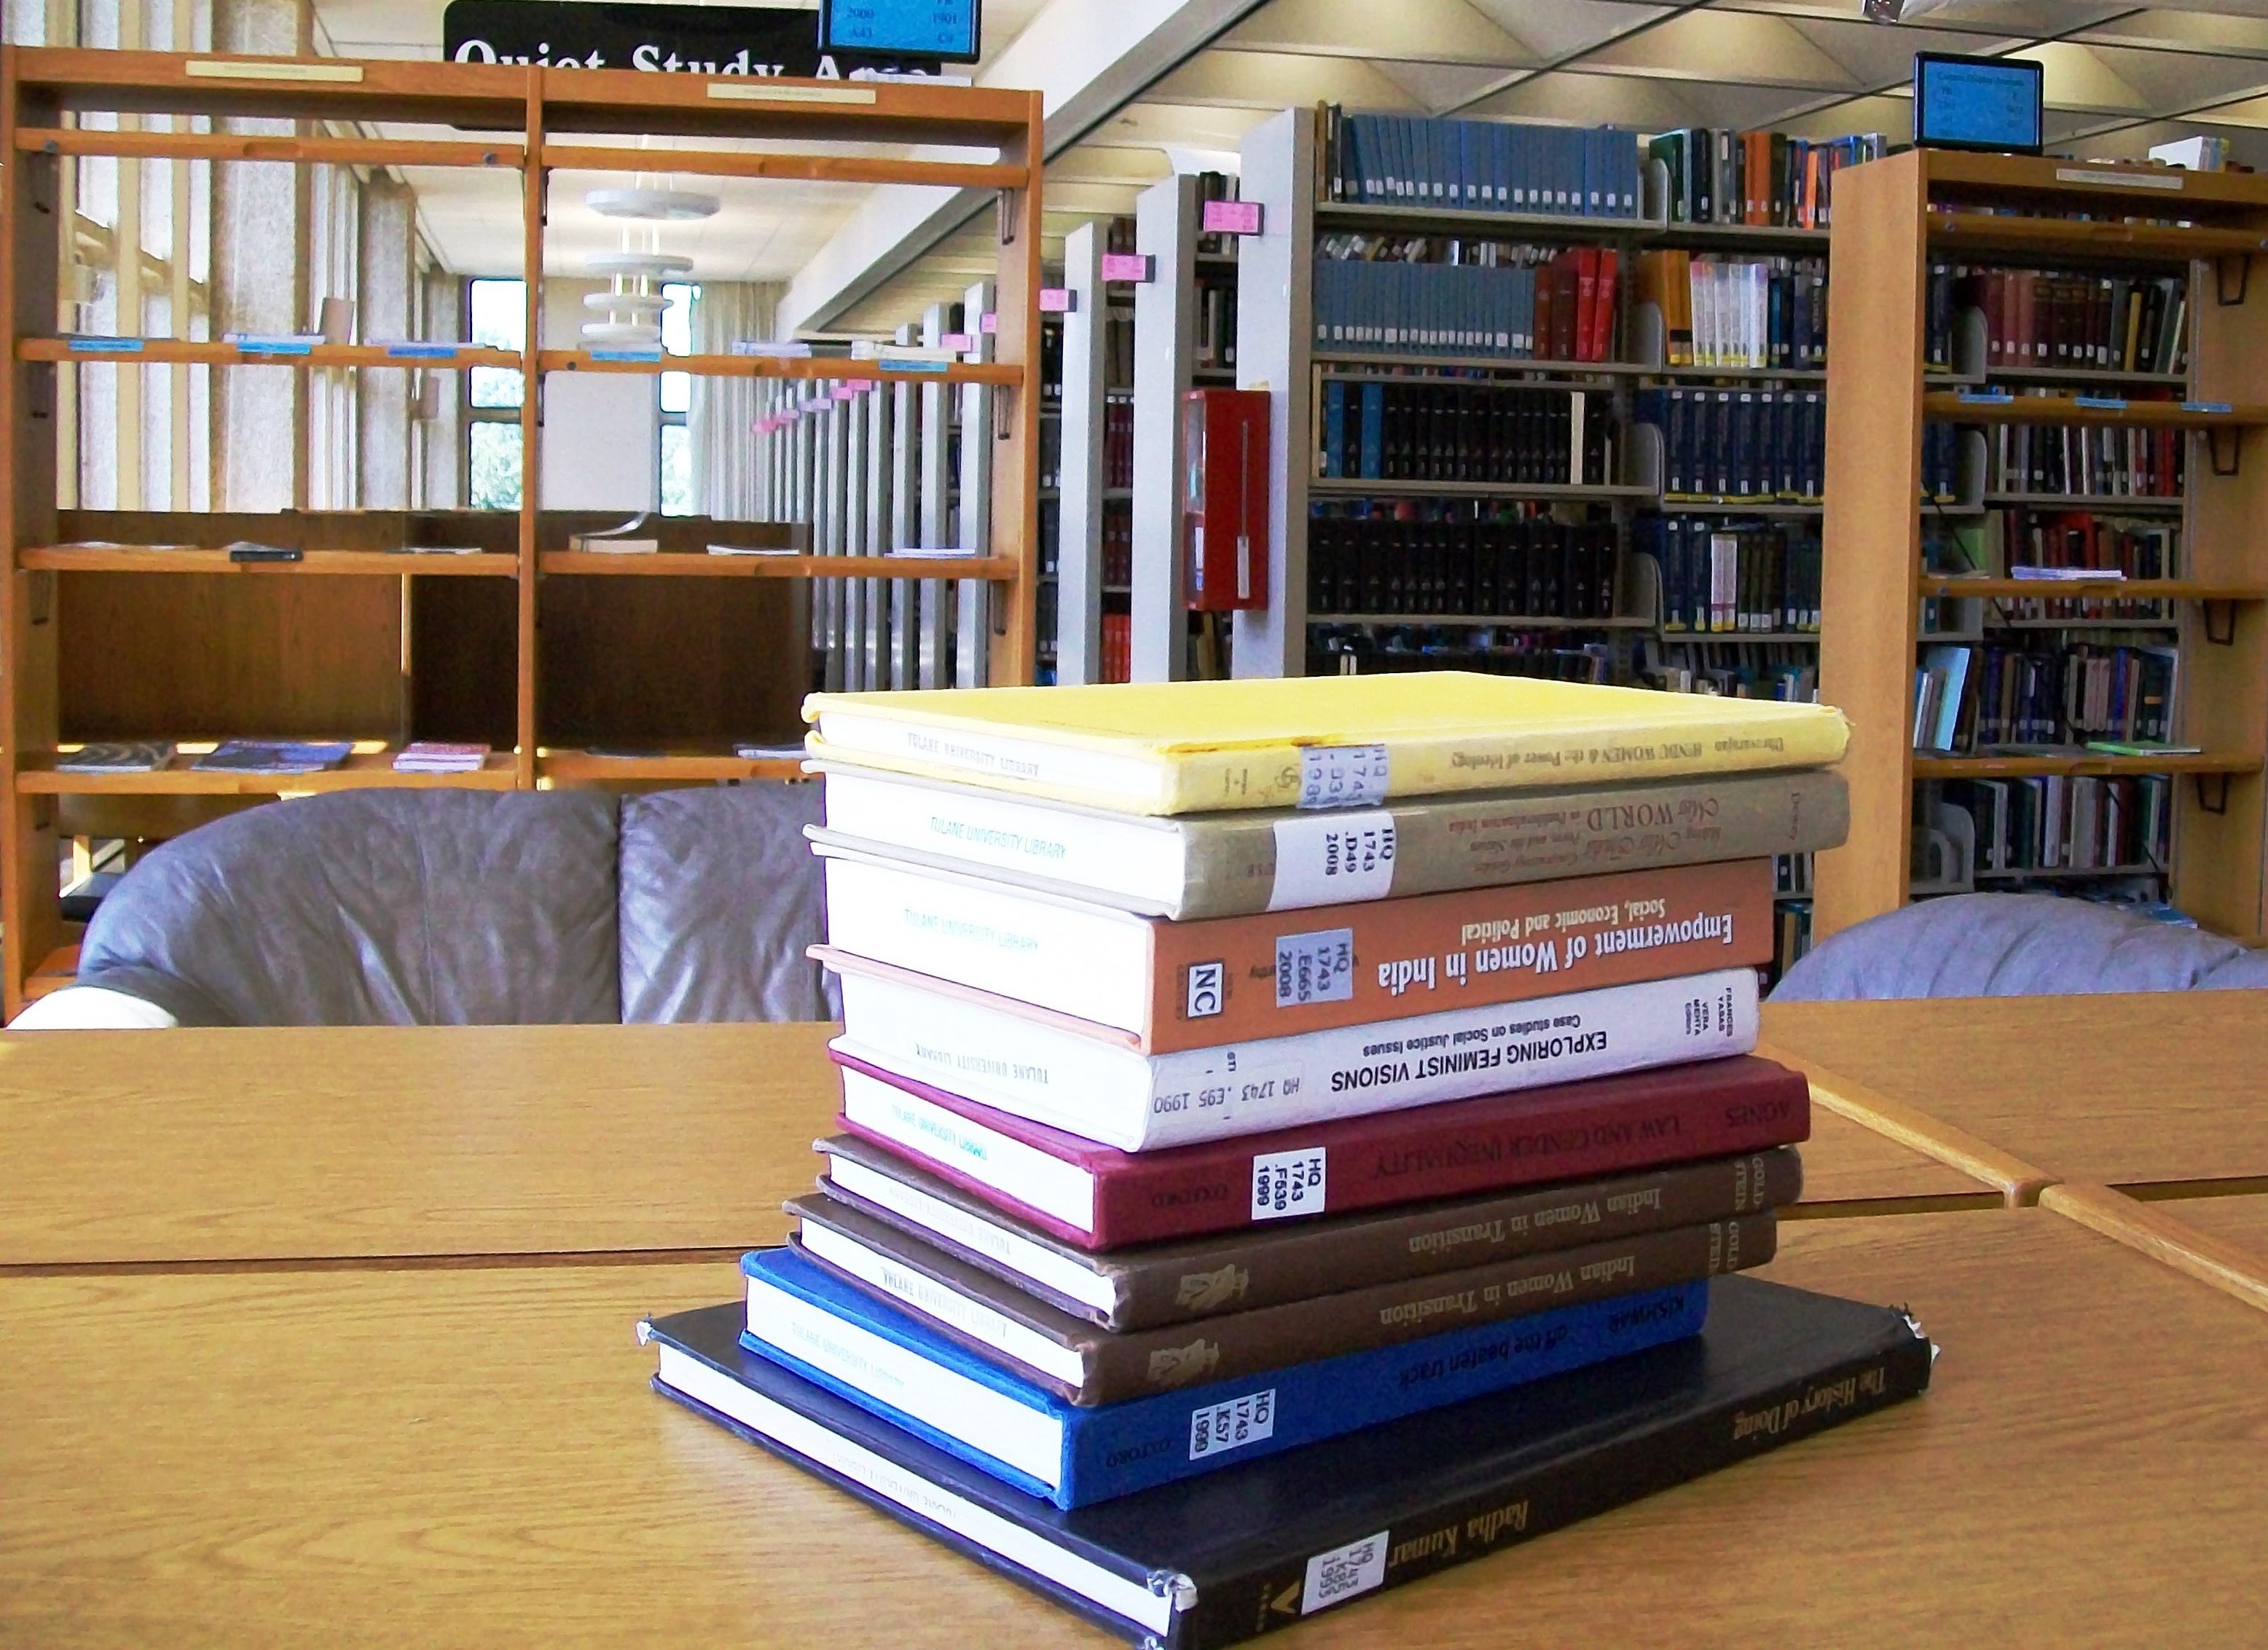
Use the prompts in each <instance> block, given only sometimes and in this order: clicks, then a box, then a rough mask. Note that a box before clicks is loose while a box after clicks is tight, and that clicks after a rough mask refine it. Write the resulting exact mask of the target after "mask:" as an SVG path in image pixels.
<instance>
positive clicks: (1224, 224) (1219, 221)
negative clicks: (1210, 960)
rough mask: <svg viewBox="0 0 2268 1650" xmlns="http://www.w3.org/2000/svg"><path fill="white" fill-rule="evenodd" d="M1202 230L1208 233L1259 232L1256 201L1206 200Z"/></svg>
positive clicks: (1257, 204) (1246, 233) (1236, 233)
mask: <svg viewBox="0 0 2268 1650" xmlns="http://www.w3.org/2000/svg"><path fill="white" fill-rule="evenodd" d="M1204 232H1205V233H1206V234H1208V235H1256V234H1258V233H1259V232H1260V203H1259V202H1257V201H1207V202H1206V203H1204Z"/></svg>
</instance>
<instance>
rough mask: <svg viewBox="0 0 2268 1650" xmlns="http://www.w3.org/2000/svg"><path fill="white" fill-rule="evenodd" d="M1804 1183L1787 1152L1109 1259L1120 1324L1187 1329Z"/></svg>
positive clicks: (1755, 1205) (1549, 1250)
mask: <svg viewBox="0 0 2268 1650" xmlns="http://www.w3.org/2000/svg"><path fill="white" fill-rule="evenodd" d="M1802 1184H1803V1171H1802V1166H1801V1163H1800V1160H1799V1159H1798V1157H1797V1155H1796V1153H1794V1152H1793V1151H1792V1150H1790V1149H1788V1148H1786V1147H1785V1146H1782V1147H1777V1148H1774V1149H1771V1150H1769V1151H1764V1152H1755V1153H1744V1154H1742V1155H1741V1156H1738V1157H1731V1158H1719V1159H1717V1160H1713V1161H1710V1162H1704V1163H1691V1164H1684V1165H1681V1166H1679V1167H1676V1168H1664V1169H1653V1170H1649V1171H1647V1172H1646V1173H1644V1174H1638V1175H1618V1176H1615V1177H1613V1178H1610V1179H1607V1180H1601V1181H1594V1182H1584V1183H1577V1184H1573V1185H1554V1186H1552V1187H1551V1188H1550V1189H1549V1190H1543V1191H1527V1192H1516V1193H1513V1194H1511V1195H1509V1196H1503V1197H1477V1198H1460V1199H1458V1200H1456V1201H1454V1202H1453V1203H1448V1204H1442V1203H1439V1202H1433V1203H1428V1204H1425V1207H1424V1208H1423V1210H1422V1212H1417V1213H1412V1214H1407V1215H1402V1214H1391V1215H1379V1216H1374V1217H1369V1218H1366V1219H1360V1220H1337V1221H1333V1222H1331V1223H1330V1224H1329V1225H1326V1226H1292V1227H1285V1228H1284V1229H1282V1230H1281V1231H1256V1232H1252V1233H1249V1234H1245V1235H1242V1236H1239V1237H1235V1238H1230V1239H1226V1240H1223V1241H1219V1242H1218V1243H1213V1244H1205V1245H1195V1244H1189V1243H1177V1244H1175V1246H1174V1247H1173V1249H1172V1251H1171V1252H1169V1253H1165V1254H1156V1255H1152V1254H1148V1253H1145V1251H1144V1250H1142V1249H1135V1250H1132V1251H1130V1252H1129V1253H1127V1254H1126V1255H1124V1256H1117V1257H1114V1258H1113V1259H1112V1260H1111V1262H1110V1263H1109V1270H1110V1271H1111V1272H1112V1274H1114V1277H1115V1287H1116V1293H1117V1296H1118V1300H1119V1303H1120V1304H1119V1305H1118V1307H1117V1312H1116V1316H1115V1317H1113V1318H1112V1319H1111V1320H1110V1327H1111V1328H1113V1329H1116V1330H1136V1329H1150V1328H1156V1327H1160V1326H1163V1325H1165V1324H1169V1323H1180V1322H1191V1321H1196V1320H1201V1319H1204V1318H1210V1317H1212V1316H1215V1315H1219V1314H1220V1313H1224V1312H1234V1311H1244V1310H1249V1309H1251V1308H1254V1307H1264V1306H1273V1305H1276V1304H1278V1302H1281V1301H1285V1300H1306V1299H1307V1298H1308V1297H1310V1296H1314V1295H1320V1294H1327V1293H1333V1292H1335V1291H1337V1290H1346V1289H1362V1288H1366V1287H1369V1286H1372V1285H1378V1284H1386V1283H1392V1282H1395V1281H1396V1280H1399V1279H1405V1278H1425V1277H1428V1276H1434V1275H1438V1274H1440V1273H1443V1272H1449V1271H1465V1270H1468V1269H1470V1268H1472V1267H1474V1266H1476V1265H1478V1264H1482V1263H1512V1262H1515V1261H1518V1260H1520V1259H1521V1258H1523V1257H1526V1256H1534V1255H1554V1254H1558V1253H1560V1252H1562V1251H1564V1250H1566V1249H1573V1248H1576V1247H1578V1246H1582V1247H1591V1246H1595V1245H1598V1244H1601V1243H1611V1242H1617V1241H1624V1240H1626V1239H1628V1238H1631V1237H1633V1236H1636V1235H1638V1234H1643V1233H1646V1232H1653V1231H1661V1230H1664V1229H1667V1228H1670V1227H1675V1226H1696V1225H1699V1224H1702V1223H1704V1222H1707V1221H1712V1220H1719V1219H1727V1218H1729V1217H1733V1216H1737V1215H1748V1214H1756V1213H1757V1212H1761V1211H1763V1210H1765V1209H1776V1208H1778V1207H1781V1206H1782V1205H1784V1204H1790V1203H1793V1202H1794V1201H1795V1199H1796V1197H1798V1195H1800V1192H1801V1190H1802ZM1034 1276H1035V1281H1039V1282H1042V1283H1043V1284H1044V1283H1046V1282H1047V1281H1048V1280H1047V1279H1046V1278H1039V1277H1038V1276H1037V1274H1035V1275H1034Z"/></svg>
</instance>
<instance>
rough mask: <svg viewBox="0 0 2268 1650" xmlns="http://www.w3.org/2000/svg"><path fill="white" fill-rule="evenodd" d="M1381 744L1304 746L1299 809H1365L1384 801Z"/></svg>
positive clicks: (1384, 760) (1384, 769)
mask: <svg viewBox="0 0 2268 1650" xmlns="http://www.w3.org/2000/svg"><path fill="white" fill-rule="evenodd" d="M1387 769H1388V762H1387V755H1386V747H1385V746H1383V745H1305V746H1302V747H1301V748H1300V807H1369V806H1370V805H1371V804H1373V803H1375V802H1383V801H1384V800H1386V785H1387Z"/></svg>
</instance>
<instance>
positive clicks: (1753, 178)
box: [1646, 126, 1889, 229]
mask: <svg viewBox="0 0 2268 1650" xmlns="http://www.w3.org/2000/svg"><path fill="white" fill-rule="evenodd" d="M1888 153H1889V139H1888V137H1886V136H1884V135H1883V134H1882V133H1880V132H1867V133H1860V134H1853V135H1852V136H1846V137H1830V138H1826V139H1810V138H1802V137H1792V136H1789V135H1788V134H1787V133H1786V132H1772V131H1737V130H1734V129H1730V128H1727V127H1705V126H1697V127H1687V128H1685V129H1682V130H1678V131H1670V132H1664V133H1661V135H1659V136H1654V137H1650V138H1648V139H1647V140H1646V158H1647V159H1648V161H1649V162H1653V163H1658V164H1659V165H1660V166H1661V168H1662V170H1663V174H1664V176H1665V178H1666V179H1667V183H1668V189H1667V195H1666V196H1665V198H1664V200H1663V202H1662V209H1663V211H1662V215H1663V216H1664V217H1666V218H1667V219H1668V221H1669V222H1670V223H1672V224H1744V225H1751V226H1753V227H1756V228H1773V229H1825V228H1828V227H1829V226H1830V225H1831V224H1832V223H1833V221H1834V210H1833V207H1834V195H1835V174H1836V173H1837V172H1839V171H1841V170H1842V169H1843V168H1844V167H1845V166H1856V165H1858V164H1859V162H1861V161H1866V160H1879V159H1880V158H1881V157H1882V156H1884V155H1886V154H1888Z"/></svg>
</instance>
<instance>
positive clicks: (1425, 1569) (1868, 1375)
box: [1170, 1333, 1930, 1650]
mask: <svg viewBox="0 0 2268 1650" xmlns="http://www.w3.org/2000/svg"><path fill="white" fill-rule="evenodd" d="M1929 1366H1930V1345H1929V1343H1928V1342H1927V1341H1926V1340H1925V1339H1923V1338H1922V1337H1921V1336H1920V1335H1919V1334H1918V1333H1917V1334H1916V1335H1915V1336H1914V1337H1913V1338H1912V1340H1911V1341H1910V1342H1906V1343H1904V1344H1897V1345H1895V1346H1892V1347H1889V1348H1886V1349H1885V1350H1883V1351H1881V1352H1874V1353H1869V1354H1867V1355H1866V1356H1864V1357H1859V1358H1854V1359H1848V1360H1846V1361H1845V1362H1844V1363H1841V1364H1837V1365H1836V1366H1832V1367H1830V1368H1829V1369H1826V1370H1824V1371H1820V1372H1816V1373H1814V1374H1807V1375H1804V1376H1802V1377H1800V1378H1799V1379H1796V1380H1793V1381H1788V1382H1786V1383H1785V1384H1784V1385H1782V1386H1780V1387H1778V1388H1777V1389H1770V1390H1767V1391H1765V1392H1763V1393H1759V1394H1756V1395H1755V1396H1749V1397H1743V1398H1741V1399H1738V1400H1733V1401H1728V1402H1727V1403H1723V1404H1721V1405H1719V1406H1718V1407H1716V1408H1713V1409H1708V1410H1703V1411H1697V1412H1696V1413H1694V1414H1691V1415H1690V1416H1683V1417H1680V1418H1679V1419H1678V1420H1677V1422H1676V1423H1675V1425H1674V1426H1671V1427H1668V1428H1661V1427H1654V1428H1646V1429H1642V1430H1639V1431H1637V1432H1634V1433H1627V1434H1624V1435H1623V1436H1619V1437H1616V1438H1614V1439H1611V1440H1608V1441H1607V1442H1605V1443H1602V1444H1599V1445H1597V1446H1595V1447H1591V1448H1588V1449H1583V1450H1577V1451H1573V1452H1571V1453H1569V1454H1567V1455H1562V1456H1560V1457H1558V1458H1557V1459H1555V1460H1552V1461H1550V1462H1543V1463H1541V1464H1539V1465H1538V1466H1536V1467H1535V1468H1534V1469H1533V1470H1529V1471H1528V1472H1526V1473H1522V1474H1521V1475H1519V1476H1517V1477H1513V1478H1509V1479H1505V1480H1500V1481H1498V1482H1495V1483H1492V1484H1489V1485H1488V1487H1487V1488H1486V1489H1485V1490H1481V1491H1476V1492H1468V1493H1464V1494H1459V1495H1453V1496H1450V1497H1447V1498H1446V1499H1444V1500H1443V1501H1442V1502H1441V1504H1440V1506H1435V1507H1432V1508H1430V1509H1428V1510H1427V1511H1425V1512H1423V1513H1419V1514H1412V1515H1410V1516H1409V1517H1406V1518H1403V1519H1399V1520H1397V1521H1395V1523H1394V1524H1393V1525H1392V1526H1390V1527H1389V1528H1387V1529H1385V1530H1382V1531H1381V1530H1376V1529H1353V1528H1349V1529H1345V1530H1343V1531H1336V1532H1333V1533H1332V1535H1331V1536H1326V1537H1324V1538H1322V1541H1323V1544H1322V1545H1321V1546H1319V1548H1318V1549H1317V1551H1315V1552H1314V1553H1313V1554H1312V1555H1311V1556H1309V1557H1307V1558H1305V1559H1299V1558H1293V1559H1286V1560H1281V1561H1277V1562H1272V1563H1270V1564H1267V1565H1261V1566H1258V1567H1256V1568H1253V1569H1251V1570H1248V1571H1246V1572H1245V1573H1242V1574H1240V1575H1236V1576H1223V1577H1218V1578H1215V1577H1208V1578H1207V1579H1206V1580H1205V1584H1204V1588H1203V1590H1202V1591H1201V1592H1200V1594H1199V1595H1198V1597H1197V1605H1196V1607H1195V1608H1194V1609H1191V1610H1190V1611H1189V1614H1188V1615H1186V1616H1184V1617H1182V1619H1181V1620H1180V1621H1178V1622H1177V1623H1175V1632H1174V1635H1173V1637H1172V1639H1171V1640H1170V1643H1171V1644H1172V1646H1174V1650H1216V1647H1217V1646H1227V1645H1233V1644H1239V1643H1241V1642H1243V1641H1244V1640H1246V1639H1251V1638H1255V1637H1256V1636H1257V1635H1259V1634H1261V1633H1264V1632H1272V1631H1274V1630H1275V1629H1277V1628H1278V1627H1288V1626H1290V1625H1292V1624H1293V1623H1295V1622H1298V1621H1300V1620H1301V1619H1302V1618H1304V1617H1308V1616H1312V1615H1314V1614H1315V1613H1316V1612H1317V1611H1319V1610H1322V1609H1329V1608H1330V1607H1331V1606H1332V1605H1335V1604H1340V1603H1344V1602H1346V1601H1348V1600H1350V1599H1353V1598H1359V1597H1362V1596H1365V1595H1368V1594H1371V1593H1373V1592H1378V1591H1381V1590H1383V1589H1384V1588H1387V1587H1400V1586H1402V1585H1403V1584H1404V1583H1405V1582H1410V1581H1415V1580H1421V1579H1422V1578H1424V1577H1425V1576H1428V1575H1432V1574H1433V1573H1435V1572H1437V1571H1440V1570H1446V1569H1448V1568H1450V1567H1451V1566H1453V1565H1460V1564H1465V1563H1469V1562H1470V1561H1471V1560H1473V1559H1475V1558H1485V1557H1487V1556H1488V1555H1489V1554H1491V1553H1492V1552H1499V1551H1503V1550H1504V1549H1506V1548H1507V1547H1513V1546H1516V1545H1518V1544H1520V1543H1522V1542H1527V1541H1533V1540H1534V1539H1535V1537H1537V1536H1543V1535H1548V1534H1550V1532H1551V1531H1553V1530H1555V1529H1564V1528H1566V1527H1567V1526H1569V1525H1571V1524H1574V1523H1579V1522H1580V1521H1582V1520H1584V1519H1587V1518H1589V1517H1592V1516H1594V1514H1600V1513H1603V1512H1606V1511H1607V1510H1609V1508H1611V1507H1616V1506H1625V1505H1627V1504H1628V1503H1630V1502H1632V1501H1637V1500H1640V1499H1644V1498H1645V1497H1646V1496H1649V1495H1653V1494H1654V1493H1656V1492H1659V1491H1662V1490H1667V1489H1669V1488H1672V1487H1673V1486H1675V1485H1677V1484H1688V1483H1690V1482H1691V1481H1693V1480H1694V1479H1696V1478H1699V1477H1705V1476H1706V1475H1708V1474H1709V1473H1712V1472H1716V1471H1719V1470H1722V1469H1724V1468H1726V1467H1730V1466H1734V1465H1736V1464H1738V1463H1739V1462H1743V1461H1747V1460H1749V1459H1751V1458H1752V1457H1754V1456H1756V1455H1764V1454H1765V1453H1766V1452H1768V1451H1771V1450H1774V1449H1779V1448H1783V1447H1786V1446H1787V1445H1789V1444H1793V1443H1800V1442H1801V1441H1802V1440H1805V1439H1807V1438H1809V1437H1812V1436H1813V1435H1815V1433H1822V1432H1824V1431H1826V1430H1827V1429H1828V1428H1829V1427H1831V1426H1839V1425H1842V1424H1843V1423H1845V1422H1846V1421H1852V1420H1856V1419H1857V1418H1859V1417H1860V1416H1862V1415H1868V1414H1871V1413H1873V1412H1874V1411H1877V1410H1881V1409H1883V1408H1886V1407H1888V1406H1889V1405H1890V1404H1893V1403H1899V1402H1901V1401H1903V1400H1904V1399H1906V1398H1911V1397H1913V1396H1916V1395H1917V1394H1918V1393H1920V1392H1922V1391H1924V1390H1926V1389H1927V1388H1928V1386H1929Z"/></svg>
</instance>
